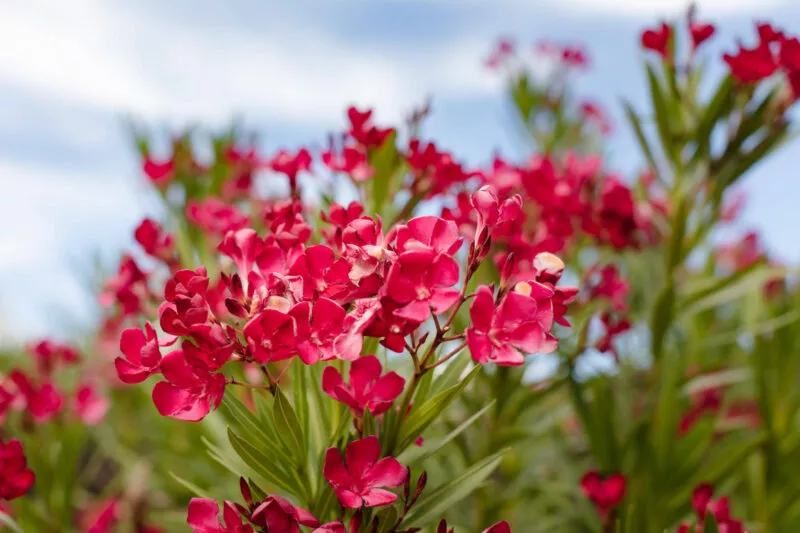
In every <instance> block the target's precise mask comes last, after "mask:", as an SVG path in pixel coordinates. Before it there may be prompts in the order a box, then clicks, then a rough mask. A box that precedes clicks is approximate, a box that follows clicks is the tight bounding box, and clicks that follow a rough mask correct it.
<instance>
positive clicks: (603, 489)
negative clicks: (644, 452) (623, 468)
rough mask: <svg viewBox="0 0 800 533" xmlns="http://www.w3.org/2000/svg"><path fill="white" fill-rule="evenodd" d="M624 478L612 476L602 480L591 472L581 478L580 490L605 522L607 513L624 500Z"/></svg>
mask: <svg viewBox="0 0 800 533" xmlns="http://www.w3.org/2000/svg"><path fill="white" fill-rule="evenodd" d="M625 485H626V480H625V476H624V475H622V474H614V475H611V476H608V477H606V478H603V477H602V476H601V475H600V474H599V473H598V472H596V471H594V470H591V471H589V472H587V473H586V474H585V475H584V476H583V477H582V478H581V490H583V493H584V494H585V495H586V497H587V498H589V499H590V500H591V501H592V503H593V504H594V506H595V508H596V509H597V512H598V513H599V514H600V519H601V520H602V521H603V522H605V521H606V520H607V519H608V516H609V513H610V512H611V510H612V509H613V508H615V507H617V506H618V505H619V504H620V503H621V502H622V500H623V498H625Z"/></svg>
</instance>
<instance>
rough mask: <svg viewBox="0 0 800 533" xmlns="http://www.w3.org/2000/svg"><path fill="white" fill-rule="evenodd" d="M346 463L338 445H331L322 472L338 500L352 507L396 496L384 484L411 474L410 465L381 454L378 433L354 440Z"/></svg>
mask: <svg viewBox="0 0 800 533" xmlns="http://www.w3.org/2000/svg"><path fill="white" fill-rule="evenodd" d="M345 455H346V461H347V464H346V465H345V463H344V462H343V461H342V454H341V452H340V451H339V450H338V449H337V448H328V451H327V453H326V454H325V466H324V468H323V473H324V475H325V479H327V480H328V483H330V485H331V487H332V488H333V491H334V492H335V493H336V496H337V498H339V502H340V503H341V504H342V505H343V506H345V507H349V508H351V509H358V508H360V507H361V506H362V505H364V506H366V507H381V506H383V505H389V504H390V503H393V502H394V501H395V500H397V495H396V494H394V493H392V492H389V491H388V490H385V489H383V488H381V487H399V486H400V485H402V484H403V483H405V481H406V479H407V478H408V469H407V468H406V467H404V466H403V465H401V464H400V463H399V462H398V461H397V459H395V458H394V457H384V458H383V459H379V458H380V456H381V447H380V444H379V443H378V439H377V437H374V436H370V437H367V438H365V439H361V440H357V441H353V442H351V443H350V444H348V445H347V451H346V452H345Z"/></svg>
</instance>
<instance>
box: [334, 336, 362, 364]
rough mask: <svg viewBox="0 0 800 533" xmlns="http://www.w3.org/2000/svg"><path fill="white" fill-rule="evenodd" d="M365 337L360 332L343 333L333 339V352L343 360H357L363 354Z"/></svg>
mask: <svg viewBox="0 0 800 533" xmlns="http://www.w3.org/2000/svg"><path fill="white" fill-rule="evenodd" d="M363 344H364V337H363V336H361V335H360V334H358V333H349V334H342V335H339V336H338V337H336V340H334V341H333V353H334V355H335V356H336V358H337V359H340V360H342V361H355V360H356V359H358V356H359V355H361V348H362V347H363Z"/></svg>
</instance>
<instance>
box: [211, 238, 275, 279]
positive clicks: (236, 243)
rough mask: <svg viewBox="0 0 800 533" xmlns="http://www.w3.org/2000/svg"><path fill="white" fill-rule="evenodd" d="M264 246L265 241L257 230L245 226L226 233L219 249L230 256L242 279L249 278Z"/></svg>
mask: <svg viewBox="0 0 800 533" xmlns="http://www.w3.org/2000/svg"><path fill="white" fill-rule="evenodd" d="M263 246H264V242H263V241H262V240H261V239H260V238H259V237H258V234H256V230H254V229H251V228H245V229H240V230H237V231H229V232H228V233H226V234H225V237H224V238H223V239H222V242H221V243H220V244H219V246H218V247H217V250H219V252H220V253H222V254H224V255H226V256H228V257H230V258H231V259H232V260H233V262H234V263H235V264H236V268H237V269H238V271H239V275H240V276H241V277H242V279H247V276H248V275H249V274H250V270H252V268H253V262H254V261H255V260H256V258H257V257H258V256H259V254H260V253H261V250H262V248H263Z"/></svg>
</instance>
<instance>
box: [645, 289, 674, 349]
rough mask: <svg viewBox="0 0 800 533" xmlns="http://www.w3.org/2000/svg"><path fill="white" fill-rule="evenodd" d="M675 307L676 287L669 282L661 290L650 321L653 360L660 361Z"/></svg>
mask: <svg viewBox="0 0 800 533" xmlns="http://www.w3.org/2000/svg"><path fill="white" fill-rule="evenodd" d="M674 306H675V286H674V284H673V282H672V280H667V284H666V285H665V286H664V288H663V289H662V290H661V293H660V294H659V295H658V298H657V299H656V302H655V305H654V307H653V316H652V319H651V321H650V323H651V332H650V350H651V352H652V354H653V358H654V359H656V360H658V359H659V358H660V357H661V352H662V350H663V345H664V338H665V337H666V335H667V330H668V329H669V326H670V324H671V323H672V312H673V308H674Z"/></svg>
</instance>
